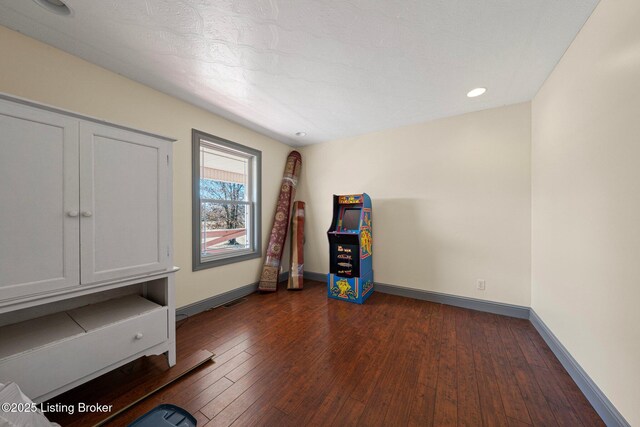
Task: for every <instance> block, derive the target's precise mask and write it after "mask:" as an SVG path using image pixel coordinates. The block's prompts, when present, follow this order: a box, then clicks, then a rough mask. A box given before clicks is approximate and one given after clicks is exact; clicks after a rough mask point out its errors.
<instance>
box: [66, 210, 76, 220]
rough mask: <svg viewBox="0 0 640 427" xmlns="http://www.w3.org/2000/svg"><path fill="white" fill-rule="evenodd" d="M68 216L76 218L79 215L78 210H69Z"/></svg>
mask: <svg viewBox="0 0 640 427" xmlns="http://www.w3.org/2000/svg"><path fill="white" fill-rule="evenodd" d="M67 216H70V217H71V218H75V217H77V216H78V211H69V212H67Z"/></svg>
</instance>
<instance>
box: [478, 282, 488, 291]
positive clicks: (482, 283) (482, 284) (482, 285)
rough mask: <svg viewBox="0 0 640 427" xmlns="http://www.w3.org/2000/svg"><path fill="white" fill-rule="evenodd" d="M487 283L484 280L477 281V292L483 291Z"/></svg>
mask: <svg viewBox="0 0 640 427" xmlns="http://www.w3.org/2000/svg"><path fill="white" fill-rule="evenodd" d="M486 285H487V283H486V282H485V281H484V280H480V279H478V290H479V291H484V290H485V289H486Z"/></svg>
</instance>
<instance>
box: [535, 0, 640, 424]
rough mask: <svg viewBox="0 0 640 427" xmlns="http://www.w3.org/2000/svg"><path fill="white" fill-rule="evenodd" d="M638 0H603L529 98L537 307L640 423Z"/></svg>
mask: <svg viewBox="0 0 640 427" xmlns="http://www.w3.org/2000/svg"><path fill="white" fill-rule="evenodd" d="M639 22H640V2H638V1H637V0H602V1H601V3H600V5H599V6H598V7H597V8H596V10H595V12H594V13H593V15H592V16H591V18H590V19H589V21H587V23H586V25H585V26H584V28H583V29H582V31H581V32H580V34H579V35H578V37H577V38H576V40H575V41H574V42H573V44H572V45H571V47H570V48H569V50H568V51H567V52H566V54H565V55H564V57H563V59H562V61H561V62H560V63H559V64H558V66H557V67H556V69H555V71H554V72H553V73H552V75H551V76H550V77H549V79H548V80H547V82H546V83H545V85H544V86H543V88H542V89H541V90H540V92H539V93H538V94H537V96H536V97H535V99H534V101H533V107H532V108H533V112H532V114H533V128H532V133H533V143H532V145H533V153H532V160H533V172H532V175H533V180H532V182H533V184H532V192H533V209H532V212H533V213H532V216H533V219H532V235H533V241H532V307H533V309H534V310H535V311H536V312H537V313H538V315H540V317H541V318H542V319H543V320H544V322H545V323H546V324H547V325H548V326H549V327H550V328H551V330H552V331H553V333H554V334H555V335H556V336H557V337H558V338H559V339H560V341H561V342H562V343H563V344H564V346H565V347H566V348H567V349H568V350H569V352H570V353H571V354H572V355H573V357H574V358H575V359H576V360H577V361H578V363H579V364H580V365H581V366H582V367H583V368H584V369H585V370H586V372H587V373H588V374H589V375H590V376H591V378H592V379H593V380H594V381H595V382H596V384H597V385H598V386H599V387H600V389H601V390H602V391H603V392H604V393H605V394H606V395H607V397H608V398H609V399H610V400H611V401H612V403H613V404H614V405H615V406H616V407H617V408H618V410H619V411H620V412H621V413H622V415H623V416H624V417H625V418H626V419H627V421H628V422H629V423H630V424H631V425H640V408H639V407H638V402H640V309H639V308H638V304H639V303H640V253H639V251H638V248H640V25H639Z"/></svg>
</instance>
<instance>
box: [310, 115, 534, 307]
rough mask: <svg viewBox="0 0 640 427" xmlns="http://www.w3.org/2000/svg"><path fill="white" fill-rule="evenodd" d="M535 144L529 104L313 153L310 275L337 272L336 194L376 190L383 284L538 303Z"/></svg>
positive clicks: (377, 255) (315, 148) (377, 256)
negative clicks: (333, 239)
mask: <svg viewBox="0 0 640 427" xmlns="http://www.w3.org/2000/svg"><path fill="white" fill-rule="evenodd" d="M530 141H531V135H530V105H529V103H525V104H519V105H515V106H510V107H503V108H497V109H492V110H486V111H481V112H477V113H471V114H465V115H463V116H458V117H453V118H448V119H443V120H437V121H434V122H429V123H424V124H419V125H414V126H408V127H403V128H399V129H393V130H389V131H384V132H378V133H373V134H367V135H363V136H359V137H356V138H350V139H347V140H341V141H334V142H329V143H324V144H319V145H312V146H308V147H305V148H304V149H303V150H302V154H303V158H304V162H305V164H304V167H303V168H302V183H301V189H300V190H299V193H298V197H297V198H298V200H304V201H306V202H307V213H306V221H307V222H306V225H305V233H306V244H305V271H311V272H316V273H327V272H328V270H329V249H328V247H329V246H328V241H327V236H326V231H327V230H328V228H329V225H330V222H331V216H332V195H333V194H349V193H361V192H366V193H368V194H369V195H370V196H371V198H372V203H373V220H374V224H373V232H374V237H373V242H374V275H375V281H376V282H381V283H387V284H392V285H399V286H405V287H410V288H415V289H424V290H429V291H437V292H444V293H448V294H454V295H462V296H468V297H474V298H481V299H488V300H492V301H501V302H506V303H511V304H518V305H523V306H529V302H530V286H529V285H530V231H531V230H530V227H531V223H530V202H531V200H530V148H531V146H530ZM477 279H484V280H486V287H487V289H486V291H484V292H481V291H478V290H476V281H477Z"/></svg>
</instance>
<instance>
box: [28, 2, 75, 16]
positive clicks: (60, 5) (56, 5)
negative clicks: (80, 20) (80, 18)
mask: <svg viewBox="0 0 640 427" xmlns="http://www.w3.org/2000/svg"><path fill="white" fill-rule="evenodd" d="M33 1H35V2H36V3H38V4H39V5H40V6H42V7H44V8H45V9H47V10H48V11H49V12H53V13H56V14H58V15H71V9H69V6H67V5H66V4H64V2H62V1H61V0H33Z"/></svg>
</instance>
